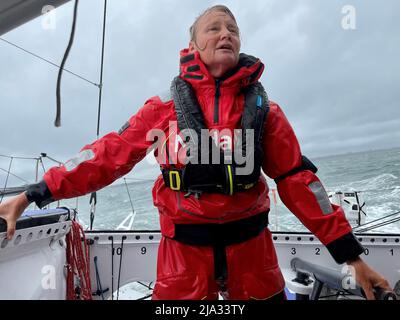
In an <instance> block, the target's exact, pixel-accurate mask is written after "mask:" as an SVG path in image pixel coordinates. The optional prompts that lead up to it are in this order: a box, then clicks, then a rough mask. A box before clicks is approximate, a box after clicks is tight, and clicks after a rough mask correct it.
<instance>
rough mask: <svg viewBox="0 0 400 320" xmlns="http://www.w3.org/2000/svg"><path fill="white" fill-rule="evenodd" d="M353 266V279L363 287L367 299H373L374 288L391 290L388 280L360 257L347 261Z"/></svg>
mask: <svg viewBox="0 0 400 320" xmlns="http://www.w3.org/2000/svg"><path fill="white" fill-rule="evenodd" d="M347 264H348V265H351V266H352V267H354V271H355V278H356V279H355V280H356V282H357V284H358V285H359V286H361V288H363V290H364V293H365V296H366V298H367V299H368V300H375V295H374V288H381V289H382V290H384V291H393V289H392V288H391V287H390V285H389V282H388V281H387V280H386V279H385V278H384V277H383V276H381V275H380V274H379V273H377V272H376V271H375V270H373V269H372V268H371V267H370V266H369V265H368V264H366V263H365V262H364V261H363V260H362V259H361V258H360V257H358V258H356V259H355V260H351V261H348V262H347Z"/></svg>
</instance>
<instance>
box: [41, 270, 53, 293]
mask: <svg viewBox="0 0 400 320" xmlns="http://www.w3.org/2000/svg"><path fill="white" fill-rule="evenodd" d="M42 274H43V277H42V281H41V284H42V288H43V290H55V289H56V268H55V267H54V266H53V265H50V264H46V265H45V266H43V268H42Z"/></svg>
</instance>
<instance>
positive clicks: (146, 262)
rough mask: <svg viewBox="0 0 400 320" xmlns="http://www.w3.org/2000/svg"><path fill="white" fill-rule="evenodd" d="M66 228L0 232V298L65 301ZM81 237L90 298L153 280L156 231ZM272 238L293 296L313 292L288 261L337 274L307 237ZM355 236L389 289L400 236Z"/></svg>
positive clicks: (399, 265)
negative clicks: (9, 234)
mask: <svg viewBox="0 0 400 320" xmlns="http://www.w3.org/2000/svg"><path fill="white" fill-rule="evenodd" d="M70 225H71V222H70V221H64V222H63V221H61V222H57V223H52V224H46V225H42V226H35V227H30V228H25V229H19V230H17V232H16V234H15V236H14V238H13V240H12V241H10V242H7V241H6V240H5V232H3V233H0V243H1V246H0V299H65V295H66V284H65V283H66V281H65V280H66V273H65V267H64V266H65V262H66V261H65V252H66V251H65V249H66V246H65V235H66V233H67V232H68V231H69V229H70ZM86 237H87V241H88V243H89V254H90V276H91V285H92V292H96V291H98V290H99V285H98V283H100V284H101V287H102V290H103V291H105V292H104V293H103V296H101V295H94V296H93V298H94V299H102V298H104V299H111V292H112V289H113V290H114V293H116V292H117V289H118V287H120V288H121V287H123V286H124V285H126V284H128V283H131V282H135V281H143V282H151V281H154V280H155V278H156V263H157V250H158V245H159V241H160V239H161V234H160V232H157V231H154V232H150V231H143V232H141V231H114V232H106V231H87V232H86ZM273 237H274V238H273V239H274V243H275V247H276V251H277V255H278V260H279V264H280V266H281V269H282V271H283V274H284V276H285V280H286V284H287V287H288V288H289V289H291V290H293V291H295V292H297V293H302V294H310V292H311V289H312V287H306V286H302V285H300V284H297V283H294V282H293V281H292V280H293V279H294V278H295V273H294V272H293V271H292V270H291V267H290V262H291V260H292V259H293V258H295V257H298V258H301V259H303V260H306V261H310V262H312V263H314V264H319V265H322V266H324V267H330V268H334V269H337V270H339V271H341V270H342V266H339V265H337V264H336V263H335V262H334V260H333V259H332V258H331V256H330V254H329V253H328V251H327V250H326V249H325V247H324V246H323V245H322V244H321V243H320V242H319V241H318V240H317V239H316V238H315V236H313V235H312V234H309V233H279V232H273ZM358 237H359V239H361V240H362V243H363V245H364V246H365V247H366V248H367V250H366V253H365V254H364V256H363V258H364V259H365V260H366V261H367V262H368V263H369V264H370V265H371V266H372V267H373V268H375V269H376V270H377V271H378V272H380V273H381V274H383V275H384V276H385V277H386V278H387V279H388V281H389V282H390V284H391V286H393V287H394V286H395V285H396V283H397V282H398V281H399V280H400V259H399V257H400V242H399V241H400V234H395V235H383V234H379V235H377V234H368V235H366V234H363V235H358ZM17 239H19V240H17ZM122 242H123V245H122ZM112 246H113V248H114V250H113V251H112ZM112 252H114V255H112ZM95 260H96V262H97V263H96V264H97V272H96V266H95V263H94V261H95ZM111 261H113V263H111ZM112 269H114V270H113V272H112ZM96 273H97V274H98V277H97V278H96ZM98 280H100V281H98ZM98 292H99V291H98ZM139 297H140V296H138V298H139ZM113 298H114V299H115V298H116V295H114V297H113Z"/></svg>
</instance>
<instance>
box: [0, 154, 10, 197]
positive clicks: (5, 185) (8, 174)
mask: <svg viewBox="0 0 400 320" xmlns="http://www.w3.org/2000/svg"><path fill="white" fill-rule="evenodd" d="M12 162H13V158H11V160H10V165H9V166H8V173H7V178H6V183H5V184H4V190H3V194H2V195H1V199H0V203H1V202H2V201H3V198H4V192H5V191H6V188H7V182H8V177H9V176H10V171H11V165H12Z"/></svg>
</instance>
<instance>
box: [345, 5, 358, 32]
mask: <svg viewBox="0 0 400 320" xmlns="http://www.w3.org/2000/svg"><path fill="white" fill-rule="evenodd" d="M342 14H343V15H344V16H343V18H342V28H343V29H344V30H355V29H356V28H357V25H356V22H357V20H356V8H355V7H354V6H352V5H345V6H343V7H342Z"/></svg>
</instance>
